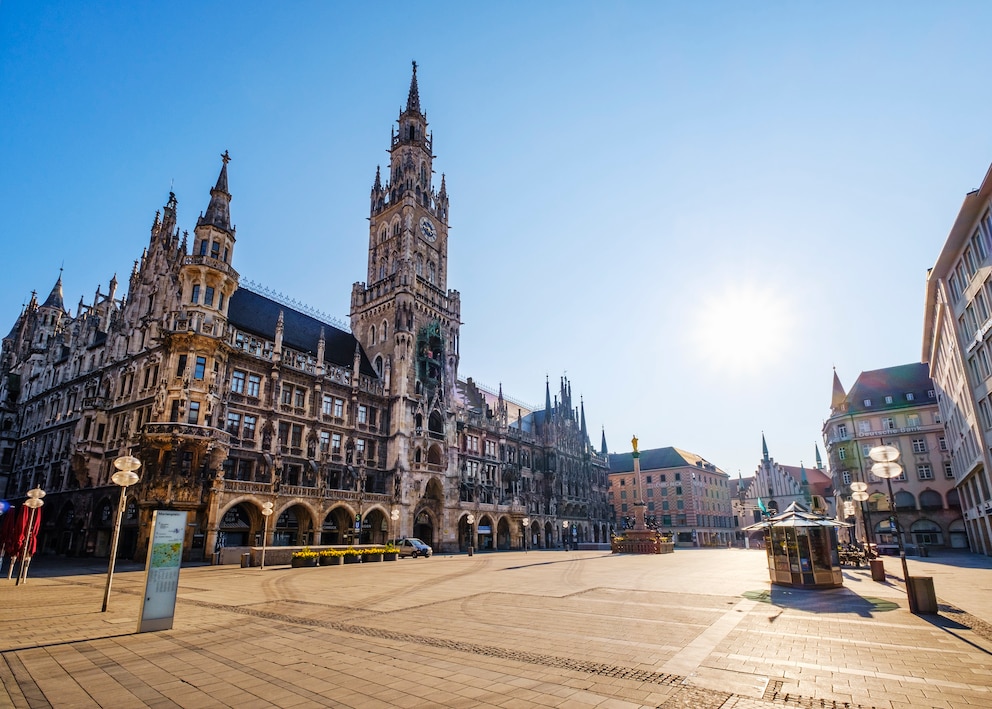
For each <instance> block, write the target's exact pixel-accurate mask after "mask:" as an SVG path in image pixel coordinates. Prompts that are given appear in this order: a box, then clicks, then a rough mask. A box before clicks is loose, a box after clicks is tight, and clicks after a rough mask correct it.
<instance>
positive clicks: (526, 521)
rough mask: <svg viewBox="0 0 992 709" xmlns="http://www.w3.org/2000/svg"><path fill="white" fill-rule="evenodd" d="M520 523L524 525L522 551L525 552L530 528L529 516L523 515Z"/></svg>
mask: <svg viewBox="0 0 992 709" xmlns="http://www.w3.org/2000/svg"><path fill="white" fill-rule="evenodd" d="M520 523H521V524H522V525H523V526H524V553H526V552H527V546H528V541H529V540H528V539H527V536H528V534H529V530H530V517H524V518H523V519H522V520H521V521H520Z"/></svg>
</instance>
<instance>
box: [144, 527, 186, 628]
mask: <svg viewBox="0 0 992 709" xmlns="http://www.w3.org/2000/svg"><path fill="white" fill-rule="evenodd" d="M185 535H186V513H185V512H172V511H168V510H155V512H154V513H153V515H152V533H151V535H150V539H149V543H148V556H147V557H146V559H145V592H144V594H142V600H141V617H140V619H139V620H138V632H139V633H145V632H148V631H151V630H169V629H170V628H172V620H173V617H174V616H175V613H176V592H177V591H178V590H179V566H180V564H181V563H182V559H183V540H184V538H185Z"/></svg>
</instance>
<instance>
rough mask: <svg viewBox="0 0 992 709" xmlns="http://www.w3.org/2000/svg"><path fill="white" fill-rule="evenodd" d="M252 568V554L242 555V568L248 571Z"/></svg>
mask: <svg viewBox="0 0 992 709" xmlns="http://www.w3.org/2000/svg"><path fill="white" fill-rule="evenodd" d="M249 566H251V554H248V553H245V554H242V555H241V568H242V569H247V568H248V567H249Z"/></svg>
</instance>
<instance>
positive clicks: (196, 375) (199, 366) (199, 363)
mask: <svg viewBox="0 0 992 709" xmlns="http://www.w3.org/2000/svg"><path fill="white" fill-rule="evenodd" d="M206 371H207V358H206V357H197V358H196V368H195V369H194V370H193V379H203V375H204V374H205V373H206Z"/></svg>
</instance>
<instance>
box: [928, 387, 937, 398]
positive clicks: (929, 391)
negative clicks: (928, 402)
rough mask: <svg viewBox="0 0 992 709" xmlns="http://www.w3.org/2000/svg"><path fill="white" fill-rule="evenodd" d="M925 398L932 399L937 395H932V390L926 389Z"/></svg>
mask: <svg viewBox="0 0 992 709" xmlns="http://www.w3.org/2000/svg"><path fill="white" fill-rule="evenodd" d="M927 396H928V397H930V398H931V399H933V398H934V397H936V396H937V395H936V394H935V393H934V391H933V389H928V390H927Z"/></svg>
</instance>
